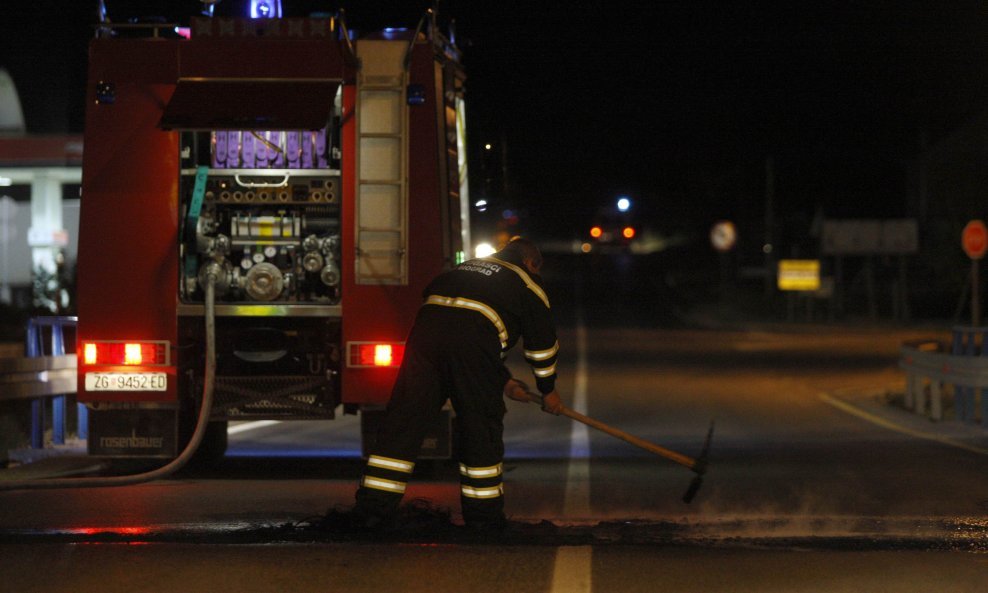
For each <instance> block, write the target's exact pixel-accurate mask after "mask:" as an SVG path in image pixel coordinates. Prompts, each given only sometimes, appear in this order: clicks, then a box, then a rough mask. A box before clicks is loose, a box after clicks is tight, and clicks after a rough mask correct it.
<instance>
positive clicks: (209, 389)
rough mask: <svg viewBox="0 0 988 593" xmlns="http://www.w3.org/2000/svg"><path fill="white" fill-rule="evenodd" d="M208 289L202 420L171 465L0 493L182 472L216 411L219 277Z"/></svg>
mask: <svg viewBox="0 0 988 593" xmlns="http://www.w3.org/2000/svg"><path fill="white" fill-rule="evenodd" d="M205 280H206V281H205V282H204V284H205V286H204V287H203V288H204V290H205V293H206V298H205V310H206V311H205V321H206V375H205V380H204V381H203V388H202V404H201V405H200V406H199V419H198V420H197V421H196V427H195V430H194V431H193V432H192V438H190V439H189V442H188V444H186V445H185V449H183V450H182V452H181V453H180V454H179V455H178V457H176V458H175V459H173V460H172V461H171V462H169V463H167V464H166V465H163V466H161V467H159V468H157V469H154V470H151V471H147V472H143V473H139V474H130V475H125V476H109V477H102V478H51V479H37V480H12V481H9V482H7V481H0V491H3V490H38V489H51V488H103V487H106V486H131V485H134V484H142V483H144V482H151V481H153V480H158V479H161V478H164V477H166V476H169V475H171V474H173V473H175V472H176V471H178V470H180V469H182V467H184V466H185V464H186V463H188V462H189V460H190V459H192V456H193V455H195V452H196V450H197V449H198V448H199V445H200V444H201V443H202V439H203V436H204V435H205V434H206V427H207V426H208V425H209V416H210V414H212V410H213V389H214V387H215V383H216V381H215V379H216V314H215V300H216V280H217V278H216V275H215V274H214V273H212V272H210V273H207V274H206V278H205Z"/></svg>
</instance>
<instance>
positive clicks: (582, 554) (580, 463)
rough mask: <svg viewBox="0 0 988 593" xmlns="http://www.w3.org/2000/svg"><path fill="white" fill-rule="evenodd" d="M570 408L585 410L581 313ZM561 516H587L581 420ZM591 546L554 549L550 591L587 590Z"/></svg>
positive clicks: (585, 440)
mask: <svg viewBox="0 0 988 593" xmlns="http://www.w3.org/2000/svg"><path fill="white" fill-rule="evenodd" d="M572 408H573V409H574V410H576V411H577V412H579V413H581V414H586V413H587V328H586V327H585V326H584V325H583V316H582V315H578V316H577V322H576V373H575V376H574V381H573V405H572ZM563 516H564V517H566V518H568V519H573V518H580V519H587V518H589V517H590V431H589V430H588V429H587V426H586V425H585V424H581V423H579V422H574V423H573V430H572V431H571V432H570V459H569V466H568V467H567V470H566V494H565V497H564V499H563ZM592 560H593V548H592V547H591V546H577V547H563V548H557V549H556V562H555V565H554V566H553V570H552V587H551V588H550V589H549V590H550V591H551V592H552V593H590V591H592V590H593V583H592V578H591V577H592V574H593V570H592Z"/></svg>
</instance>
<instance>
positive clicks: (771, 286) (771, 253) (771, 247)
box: [762, 156, 775, 296]
mask: <svg viewBox="0 0 988 593" xmlns="http://www.w3.org/2000/svg"><path fill="white" fill-rule="evenodd" d="M774 229H775V160H774V159H773V158H772V157H771V156H769V157H767V158H766V159H765V243H764V244H763V245H762V251H763V252H764V254H765V296H770V295H771V294H772V293H773V291H774V290H775V283H774V282H773V279H774V278H775V242H774V235H775V233H774Z"/></svg>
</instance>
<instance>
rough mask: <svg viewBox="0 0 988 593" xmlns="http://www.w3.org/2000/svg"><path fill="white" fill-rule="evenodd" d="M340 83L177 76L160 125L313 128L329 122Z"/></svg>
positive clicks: (179, 126) (190, 127) (317, 80)
mask: <svg viewBox="0 0 988 593" xmlns="http://www.w3.org/2000/svg"><path fill="white" fill-rule="evenodd" d="M339 86H340V81H339V80H330V79H294V80H291V79H288V80H271V79H264V80H256V79H235V80H230V79H208V78H182V79H179V81H178V85H177V86H176V87H175V92H174V94H173V95H172V98H171V100H170V101H169V102H168V105H167V106H166V107H165V112H164V115H162V117H161V123H160V124H159V125H160V127H161V128H162V129H165V130H172V129H179V130H244V129H247V130H318V129H321V128H323V127H325V126H326V122H327V121H329V117H330V111H331V109H332V107H333V101H334V100H335V97H336V91H337V89H338V88H339ZM207 105H208V106H209V108H208V109H205V108H204V106H207Z"/></svg>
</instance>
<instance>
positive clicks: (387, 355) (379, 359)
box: [350, 343, 405, 367]
mask: <svg viewBox="0 0 988 593" xmlns="http://www.w3.org/2000/svg"><path fill="white" fill-rule="evenodd" d="M404 356H405V345H404V344H387V343H380V344H378V343H363V344H353V345H352V348H351V350H350V366H352V367H354V366H356V367H397V366H400V365H401V359H402V358H404Z"/></svg>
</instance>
